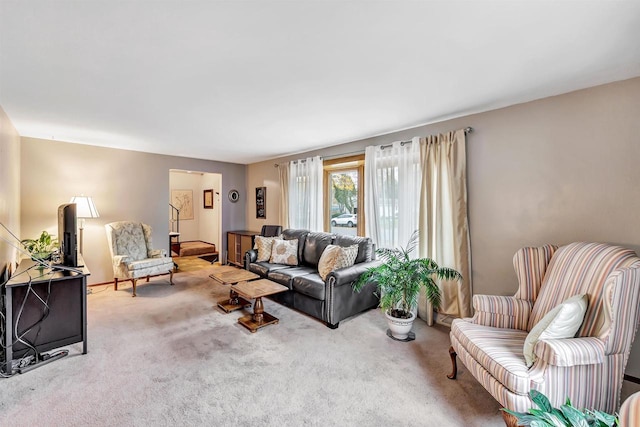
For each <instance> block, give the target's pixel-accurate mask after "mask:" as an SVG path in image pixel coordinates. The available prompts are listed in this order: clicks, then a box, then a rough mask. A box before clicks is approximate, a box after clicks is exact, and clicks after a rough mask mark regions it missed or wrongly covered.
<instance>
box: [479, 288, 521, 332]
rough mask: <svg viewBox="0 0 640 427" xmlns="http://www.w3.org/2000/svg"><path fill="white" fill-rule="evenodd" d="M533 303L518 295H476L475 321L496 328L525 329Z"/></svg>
mask: <svg viewBox="0 0 640 427" xmlns="http://www.w3.org/2000/svg"><path fill="white" fill-rule="evenodd" d="M532 307H533V303H532V302H531V301H526V300H522V299H519V298H516V297H509V296H499V295H474V296H473V308H474V309H475V311H476V313H475V316H474V317H473V322H474V323H478V324H480V325H485V326H493V327H495V328H509V329H520V330H523V331H525V330H526V329H527V323H528V322H529V314H531V309H532Z"/></svg>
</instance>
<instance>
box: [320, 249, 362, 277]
mask: <svg viewBox="0 0 640 427" xmlns="http://www.w3.org/2000/svg"><path fill="white" fill-rule="evenodd" d="M357 256H358V245H352V246H348V247H342V246H336V245H329V246H327V247H326V248H325V250H324V251H323V252H322V255H321V256H320V261H318V274H320V277H321V278H322V280H327V276H328V275H329V273H331V272H332V271H335V270H338V269H340V268H345V267H351V266H352V265H353V264H354V263H355V261H356V257H357Z"/></svg>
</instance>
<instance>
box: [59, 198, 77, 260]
mask: <svg viewBox="0 0 640 427" xmlns="http://www.w3.org/2000/svg"><path fill="white" fill-rule="evenodd" d="M77 223H78V217H77V215H76V204H75V203H66V204H64V205H60V206H59V207H58V243H60V264H62V265H65V266H67V267H79V266H78V235H77Z"/></svg>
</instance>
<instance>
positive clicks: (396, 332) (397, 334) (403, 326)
mask: <svg viewBox="0 0 640 427" xmlns="http://www.w3.org/2000/svg"><path fill="white" fill-rule="evenodd" d="M384 315H385V316H386V317H387V324H388V325H389V330H390V331H391V335H392V336H393V338H395V339H398V340H406V339H407V337H408V336H409V332H411V328H412V327H413V321H414V320H416V314H415V313H413V312H411V317H410V318H408V319H400V318H398V317H393V316H391V315H390V314H389V313H387V312H385V313H384Z"/></svg>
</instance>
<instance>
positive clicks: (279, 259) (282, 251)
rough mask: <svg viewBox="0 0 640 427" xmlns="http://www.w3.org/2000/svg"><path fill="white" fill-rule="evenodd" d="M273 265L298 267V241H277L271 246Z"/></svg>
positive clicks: (271, 261)
mask: <svg viewBox="0 0 640 427" xmlns="http://www.w3.org/2000/svg"><path fill="white" fill-rule="evenodd" d="M269 262H270V263H271V264H284V265H298V241H297V240H282V239H275V240H274V241H273V245H272V246H271V259H270V260H269Z"/></svg>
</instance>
